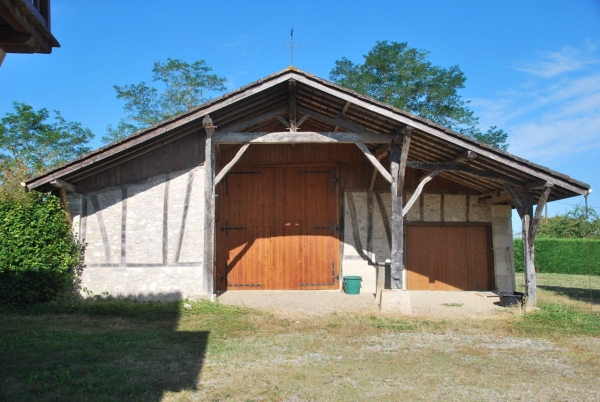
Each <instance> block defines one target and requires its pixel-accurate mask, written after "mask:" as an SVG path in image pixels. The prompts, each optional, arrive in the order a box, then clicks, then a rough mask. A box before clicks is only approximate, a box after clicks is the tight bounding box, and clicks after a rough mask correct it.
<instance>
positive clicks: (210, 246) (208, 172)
mask: <svg viewBox="0 0 600 402" xmlns="http://www.w3.org/2000/svg"><path fill="white" fill-rule="evenodd" d="M202 125H203V126H204V130H205V131H206V144H205V151H204V155H205V161H204V172H205V177H204V259H203V260H202V266H203V270H202V286H203V290H204V293H206V294H209V295H212V294H214V292H215V194H214V192H213V189H214V184H213V183H214V179H215V150H214V148H215V143H214V139H213V137H214V135H215V128H216V127H215V126H214V125H213V121H212V119H211V118H210V116H209V115H206V117H204V119H203V120H202Z"/></svg>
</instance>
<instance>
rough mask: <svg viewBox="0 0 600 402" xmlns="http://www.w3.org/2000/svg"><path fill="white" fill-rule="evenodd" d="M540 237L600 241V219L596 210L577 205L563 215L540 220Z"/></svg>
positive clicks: (538, 234)
mask: <svg viewBox="0 0 600 402" xmlns="http://www.w3.org/2000/svg"><path fill="white" fill-rule="evenodd" d="M537 236H538V237H548V238H560V239H581V238H584V237H585V238H590V239H600V217H598V214H597V213H596V210H595V209H594V208H588V211H587V212H586V210H585V207H583V206H581V205H575V207H574V208H573V210H571V211H568V212H566V213H565V214H563V215H556V216H553V217H551V218H547V219H545V218H544V219H542V220H540V226H539V229H538V233H537Z"/></svg>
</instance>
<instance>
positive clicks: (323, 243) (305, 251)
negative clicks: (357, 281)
mask: <svg viewBox="0 0 600 402" xmlns="http://www.w3.org/2000/svg"><path fill="white" fill-rule="evenodd" d="M335 177H336V170H335V167H331V166H326V167H314V166H313V167H310V168H305V167H300V168H298V167H264V168H235V169H233V170H232V171H231V172H230V173H229V174H228V175H227V176H226V178H225V179H224V180H223V182H222V184H220V186H219V213H218V217H217V219H218V221H217V289H219V290H227V289H230V290H231V289H335V288H338V287H339V281H338V280H337V278H335V276H336V275H338V272H339V257H338V256H339V252H338V250H339V245H338V228H337V218H338V203H337V194H338V191H337V186H336V181H335Z"/></svg>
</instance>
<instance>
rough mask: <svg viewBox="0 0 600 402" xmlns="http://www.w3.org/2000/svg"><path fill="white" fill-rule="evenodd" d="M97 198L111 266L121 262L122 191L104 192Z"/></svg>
mask: <svg viewBox="0 0 600 402" xmlns="http://www.w3.org/2000/svg"><path fill="white" fill-rule="evenodd" d="M97 197H98V205H99V206H100V210H101V211H102V220H103V221H104V227H105V230H106V236H107V237H108V244H109V247H110V261H111V262H112V263H113V264H114V263H117V264H118V263H119V262H120V261H121V215H122V210H123V206H122V203H121V201H122V198H123V196H122V191H121V189H117V190H112V191H106V192H104V193H100V194H98V195H97ZM90 203H91V202H90ZM90 203H88V205H90ZM103 247H104V246H103Z"/></svg>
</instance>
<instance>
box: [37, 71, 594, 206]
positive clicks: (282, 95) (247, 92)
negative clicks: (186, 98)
mask: <svg viewBox="0 0 600 402" xmlns="http://www.w3.org/2000/svg"><path fill="white" fill-rule="evenodd" d="M290 81H292V82H295V88H296V89H295V93H296V105H297V108H296V109H297V119H298V121H299V122H300V121H303V120H302V119H303V118H304V121H303V124H302V127H301V128H300V129H299V130H300V132H299V133H298V134H301V132H333V131H357V132H358V131H363V132H368V133H379V134H381V135H382V136H385V134H389V135H393V134H395V133H396V132H397V131H398V129H399V128H400V127H404V126H411V127H413V128H414V134H413V138H412V141H411V147H410V152H409V157H408V159H409V161H422V162H451V161H453V159H454V158H455V157H456V156H457V155H460V154H462V153H464V152H466V151H471V152H475V153H476V154H477V157H476V158H474V159H469V160H468V164H465V166H466V168H465V169H463V171H443V172H441V173H440V174H441V175H443V176H445V177H447V178H449V179H451V180H454V181H457V182H460V183H463V184H466V185H468V186H469V187H471V188H473V189H475V190H477V191H478V192H479V193H480V194H482V195H483V196H482V199H485V200H487V202H488V203H491V204H493V203H506V202H510V198H509V196H508V194H506V192H505V191H504V187H503V184H502V180H497V179H498V178H503V179H506V180H508V181H509V182H510V183H512V184H513V185H514V186H515V187H516V188H517V189H518V188H527V187H529V188H532V189H533V190H534V196H535V198H536V199H537V198H538V197H539V195H540V194H541V190H540V189H539V188H540V185H539V184H540V183H551V184H553V185H554V188H553V190H552V193H551V196H550V199H549V200H550V201H552V200H557V199H562V198H567V197H572V196H575V195H585V194H587V193H588V191H589V189H590V186H589V185H588V184H586V183H583V182H580V181H578V180H575V179H573V178H571V177H569V176H567V175H564V174H561V173H559V172H556V171H553V170H551V169H548V168H546V167H544V166H541V165H538V164H535V163H532V162H530V161H527V160H525V159H522V158H519V157H517V156H515V155H512V154H510V153H508V152H505V151H502V150H499V149H496V148H494V147H491V146H489V145H487V144H483V143H481V142H478V141H476V140H474V139H472V138H470V137H467V136H465V135H462V134H460V133H457V132H455V131H452V130H449V129H447V128H444V127H441V126H439V125H437V124H435V123H433V122H431V121H429V120H426V119H423V118H420V117H418V116H415V115H413V114H411V113H409V112H406V111H404V110H400V109H397V108H395V107H393V106H391V105H387V104H385V103H382V102H379V101H376V100H374V99H372V98H369V97H367V96H364V95H361V94H358V93H356V92H353V91H351V90H349V89H346V88H343V87H340V86H339V85H336V84H334V83H331V82H329V81H326V80H324V79H321V78H319V77H316V76H314V75H312V74H308V73H306V72H303V71H300V70H298V69H296V68H293V67H290V68H287V69H285V70H282V71H279V72H277V73H275V74H272V75H270V76H268V77H265V78H263V79H261V80H259V81H256V82H253V83H251V84H249V85H246V86H244V87H242V88H239V89H237V90H235V91H233V92H230V93H227V94H225V95H223V96H221V97H218V98H216V99H214V100H212V101H210V102H207V103H205V104H203V105H201V106H199V107H197V108H195V109H192V110H190V111H188V112H186V113H183V114H181V115H179V116H177V117H174V118H172V119H169V120H165V121H163V122H161V123H159V124H157V125H155V126H152V127H149V128H147V129H144V130H141V131H138V132H136V133H134V134H132V135H131V136H129V137H127V138H125V139H122V140H120V141H117V142H115V143H113V144H110V145H107V146H105V147H102V148H100V149H98V150H96V151H93V152H91V153H89V154H87V155H84V156H82V157H79V158H77V159H74V160H72V161H70V162H68V163H66V164H64V165H62V166H60V167H57V168H54V169H51V170H48V171H46V172H44V173H42V174H40V175H38V176H36V177H34V178H31V179H30V180H28V181H27V182H26V185H27V187H28V188H29V189H37V190H45V189H48V188H49V187H50V185H49V183H50V182H51V181H52V180H54V179H61V180H64V181H67V182H76V181H77V180H80V179H81V178H84V177H87V176H90V175H92V174H95V173H98V172H101V171H103V170H105V169H108V168H110V167H112V166H115V165H117V164H119V163H123V162H125V161H127V160H130V159H133V158H135V157H137V156H139V155H142V154H144V153H146V152H149V151H151V150H153V149H156V148H158V147H161V146H162V145H164V144H166V143H168V142H171V141H174V140H176V139H178V138H181V137H183V136H186V135H189V134H191V133H198V132H199V131H201V130H202V131H201V133H202V135H204V131H203V129H202V119H203V118H204V116H205V115H207V114H210V116H211V118H212V120H213V124H214V125H215V126H216V128H217V135H218V134H219V133H225V132H240V131H243V132H245V133H270V132H282V131H285V126H284V122H282V120H283V119H281V117H282V116H287V115H288V110H289V93H290V89H289V85H290V84H289V83H290ZM386 137H387V136H386ZM422 167H423V168H425V169H426V168H427V166H425V165H422ZM468 170H471V171H480V172H481V171H485V172H487V173H488V174H487V177H482V176H481V175H479V176H477V175H473V174H470V173H469V172H468ZM484 176H486V175H484Z"/></svg>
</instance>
